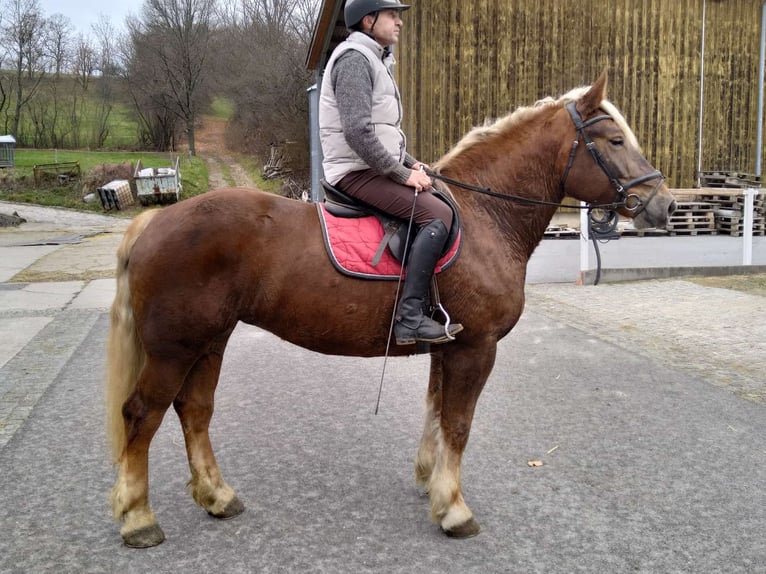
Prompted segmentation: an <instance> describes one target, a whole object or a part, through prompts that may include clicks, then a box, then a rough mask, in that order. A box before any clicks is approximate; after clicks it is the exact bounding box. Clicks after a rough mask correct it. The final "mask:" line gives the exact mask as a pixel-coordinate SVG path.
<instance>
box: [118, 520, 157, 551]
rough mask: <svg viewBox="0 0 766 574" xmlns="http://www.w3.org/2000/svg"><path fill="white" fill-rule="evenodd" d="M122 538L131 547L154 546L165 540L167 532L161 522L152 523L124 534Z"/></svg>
mask: <svg viewBox="0 0 766 574" xmlns="http://www.w3.org/2000/svg"><path fill="white" fill-rule="evenodd" d="M122 540H123V542H124V543H125V546H127V547H129V548H151V547H152V546H157V545H158V544H162V542H163V541H164V540H165V533H164V532H163V531H162V528H160V526H159V524H152V525H151V526H147V527H145V528H140V529H138V530H136V531H134V532H131V533H130V534H125V535H123V537H122Z"/></svg>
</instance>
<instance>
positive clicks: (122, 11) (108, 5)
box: [39, 0, 143, 36]
mask: <svg viewBox="0 0 766 574" xmlns="http://www.w3.org/2000/svg"><path fill="white" fill-rule="evenodd" d="M39 2H40V8H42V11H43V13H44V14H45V16H46V17H49V16H51V15H53V14H57V13H58V14H63V15H64V16H66V17H67V18H69V19H70V20H71V21H72V24H73V25H74V27H75V28H76V29H77V32H82V33H83V34H85V35H86V36H87V35H89V34H90V26H91V24H95V23H96V22H97V21H98V17H99V14H105V15H106V16H108V17H109V20H111V22H112V26H114V27H115V28H116V29H118V30H119V31H120V32H122V31H123V30H124V23H125V17H126V16H128V15H129V14H133V15H136V16H137V15H138V14H139V12H140V11H141V6H142V5H143V0H39Z"/></svg>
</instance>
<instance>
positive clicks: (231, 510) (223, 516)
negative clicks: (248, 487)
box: [208, 496, 245, 520]
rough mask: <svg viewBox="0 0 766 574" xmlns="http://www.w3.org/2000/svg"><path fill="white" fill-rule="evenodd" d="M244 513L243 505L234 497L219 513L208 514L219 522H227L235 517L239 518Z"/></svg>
mask: <svg viewBox="0 0 766 574" xmlns="http://www.w3.org/2000/svg"><path fill="white" fill-rule="evenodd" d="M244 511H245V505H244V504H243V503H242V501H241V500H240V499H239V498H238V497H236V496H235V497H234V498H232V499H231V500H230V501H229V504H227V505H226V507H225V508H224V509H223V510H222V511H221V512H216V513H213V512H208V514H209V515H210V516H214V517H216V518H218V519H220V520H229V519H230V518H234V517H235V516H239V515H240V514H242V513H243V512H244Z"/></svg>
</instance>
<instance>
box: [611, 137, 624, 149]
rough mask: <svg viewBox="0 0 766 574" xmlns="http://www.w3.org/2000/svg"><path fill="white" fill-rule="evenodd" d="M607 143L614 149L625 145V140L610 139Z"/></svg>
mask: <svg viewBox="0 0 766 574" xmlns="http://www.w3.org/2000/svg"><path fill="white" fill-rule="evenodd" d="M609 143H610V144H611V145H613V146H614V147H622V146H623V144H624V143H625V140H624V139H622V138H612V139H610V140H609Z"/></svg>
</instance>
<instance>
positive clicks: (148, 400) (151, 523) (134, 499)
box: [111, 359, 185, 548]
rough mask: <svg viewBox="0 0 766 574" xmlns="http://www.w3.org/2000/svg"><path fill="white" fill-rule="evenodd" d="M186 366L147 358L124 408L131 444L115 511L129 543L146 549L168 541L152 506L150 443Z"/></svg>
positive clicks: (114, 499) (119, 480)
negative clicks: (150, 499) (150, 495)
mask: <svg viewBox="0 0 766 574" xmlns="http://www.w3.org/2000/svg"><path fill="white" fill-rule="evenodd" d="M184 374H185V368H184V366H183V365H181V364H180V363H178V362H163V363H160V362H158V361H154V360H152V359H147V361H146V364H145V365H144V368H143V370H142V372H141V376H140V377H139V380H138V385H137V387H136V389H135V390H134V391H133V393H132V394H131V395H130V396H129V397H128V399H127V401H126V402H125V404H124V406H123V408H122V414H123V418H124V420H125V427H126V436H127V443H126V445H125V449H124V451H123V453H122V456H121V457H120V461H119V474H118V476H117V482H116V483H115V485H114V487H113V488H112V493H111V502H112V511H113V512H114V515H115V517H116V518H122V520H123V525H122V528H121V529H120V534H121V535H122V538H123V541H124V542H125V545H126V546H131V547H134V548H146V547H149V546H156V545H157V544H159V543H161V542H162V541H163V540H165V534H164V533H163V532H162V529H161V528H160V526H159V524H158V523H157V519H156V517H155V516H154V512H153V511H152V509H151V507H150V505H149V445H150V443H151V441H152V438H153V437H154V434H155V433H156V432H157V429H158V428H159V426H160V424H161V423H162V418H163V416H164V415H165V412H166V411H167V409H168V407H170V404H171V403H172V402H173V399H174V398H175V396H176V394H177V393H178V389H179V388H180V386H181V382H182V381H183V377H184Z"/></svg>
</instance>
